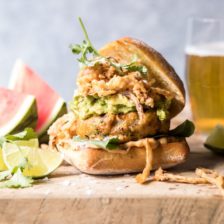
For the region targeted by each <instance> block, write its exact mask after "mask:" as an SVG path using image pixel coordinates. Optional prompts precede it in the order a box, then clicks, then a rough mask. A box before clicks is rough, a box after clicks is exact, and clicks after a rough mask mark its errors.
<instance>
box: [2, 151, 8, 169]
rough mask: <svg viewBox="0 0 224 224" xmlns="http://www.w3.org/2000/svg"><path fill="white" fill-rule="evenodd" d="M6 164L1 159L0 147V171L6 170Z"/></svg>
mask: <svg viewBox="0 0 224 224" xmlns="http://www.w3.org/2000/svg"><path fill="white" fill-rule="evenodd" d="M7 169H8V168H7V166H6V165H5V162H4V160H3V155H2V148H1V147H0V171H4V170H7Z"/></svg>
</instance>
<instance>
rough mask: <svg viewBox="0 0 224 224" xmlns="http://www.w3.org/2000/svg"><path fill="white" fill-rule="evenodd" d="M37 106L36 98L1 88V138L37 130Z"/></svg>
mask: <svg viewBox="0 0 224 224" xmlns="http://www.w3.org/2000/svg"><path fill="white" fill-rule="evenodd" d="M36 123H37V105H36V100H35V97H34V96H32V95H27V94H23V93H18V92H16V91H12V90H9V89H5V88H0V136H4V135H7V134H10V133H15V132H19V131H22V130H23V129H24V128H25V127H31V128H35V126H36Z"/></svg>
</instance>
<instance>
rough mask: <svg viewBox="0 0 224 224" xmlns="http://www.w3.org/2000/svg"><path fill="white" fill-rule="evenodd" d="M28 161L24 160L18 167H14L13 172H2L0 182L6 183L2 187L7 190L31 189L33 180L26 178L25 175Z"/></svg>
mask: <svg viewBox="0 0 224 224" xmlns="http://www.w3.org/2000/svg"><path fill="white" fill-rule="evenodd" d="M27 164H28V160H27V159H26V158H23V159H22V161H21V162H20V164H19V165H18V166H15V167H13V169H11V170H6V171H2V172H0V181H3V180H6V179H7V180H6V181H4V182H3V183H2V184H1V185H0V187H2V188H3V187H7V188H25V187H31V186H32V183H33V179H32V178H31V177H26V176H24V174H23V170H24V168H25V167H26V166H27Z"/></svg>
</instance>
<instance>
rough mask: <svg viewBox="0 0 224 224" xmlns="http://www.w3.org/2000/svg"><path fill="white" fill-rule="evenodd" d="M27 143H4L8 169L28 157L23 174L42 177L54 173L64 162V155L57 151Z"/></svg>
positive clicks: (4, 155) (4, 154)
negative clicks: (31, 145)
mask: <svg viewBox="0 0 224 224" xmlns="http://www.w3.org/2000/svg"><path fill="white" fill-rule="evenodd" d="M25 145H26V144H24V145H21V146H19V145H18V144H13V143H7V142H5V143H4V144H3V147H2V152H3V160H4V162H5V164H6V166H7V168H8V169H12V168H13V167H15V166H19V165H20V164H21V162H22V161H24V158H26V159H27V161H28V163H27V164H26V166H25V169H24V170H23V174H24V175H25V176H29V177H33V178H42V177H45V176H47V175H49V174H50V173H52V172H53V171H54V170H55V169H56V168H58V167H59V166H60V164H61V163H62V160H63V158H62V155H61V154H60V153H59V152H57V151H54V150H50V149H40V148H35V147H30V146H27V145H26V146H25Z"/></svg>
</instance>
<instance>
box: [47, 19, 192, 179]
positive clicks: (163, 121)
mask: <svg viewBox="0 0 224 224" xmlns="http://www.w3.org/2000/svg"><path fill="white" fill-rule="evenodd" d="M79 21H80V24H81V27H82V29H83V32H84V35H85V40H84V41H83V43H82V44H76V45H72V46H71V49H72V52H73V53H75V54H77V55H80V58H79V59H78V61H79V64H80V72H79V74H78V77H77V90H76V91H75V93H74V97H73V100H72V102H71V104H70V112H69V113H68V114H66V115H64V116H62V117H61V118H59V119H58V120H57V121H56V122H55V123H54V124H53V125H52V126H51V127H50V129H49V131H48V133H49V136H50V142H49V144H50V146H51V147H52V148H54V149H56V150H58V151H60V152H62V153H63V154H64V158H65V160H66V161H67V162H68V163H70V164H71V165H73V166H75V167H76V168H77V169H78V170H80V171H81V172H84V173H88V174H95V175H113V174H125V173H140V174H138V175H137V176H136V180H137V182H139V183H144V182H145V181H146V180H147V178H148V176H149V174H150V171H151V170H153V169H156V168H158V167H162V168H169V167H173V166H176V165H178V164H180V163H183V162H184V161H185V160H186V158H187V156H188V154H189V146H188V144H187V142H186V140H185V137H188V136H190V135H191V134H192V133H193V131H194V126H193V124H192V123H191V122H190V121H188V120H187V121H185V122H184V123H182V124H181V125H180V126H178V127H177V128H175V129H173V130H170V121H171V119H172V118H174V117H175V116H176V115H177V114H179V113H180V112H181V110H182V109H183V108H184V105H185V90H184V86H183V83H182V81H181V79H180V78H179V77H178V75H177V74H176V72H175V70H174V69H173V68H172V66H171V65H170V64H169V63H168V62H167V61H166V60H165V59H164V57H163V56H162V55H161V54H160V53H158V52H157V51H156V50H154V49H153V48H152V47H150V46H149V45H147V44H145V43H143V42H142V41H139V40H136V39H133V38H130V37H124V38H121V39H119V40H116V41H113V42H110V43H108V44H106V45H105V46H104V47H103V48H101V49H100V50H99V51H97V50H96V49H95V48H94V47H93V45H92V43H91V42H90V40H89V37H88V34H87V32H86V29H85V27H84V25H83V23H82V20H81V19H79Z"/></svg>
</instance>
